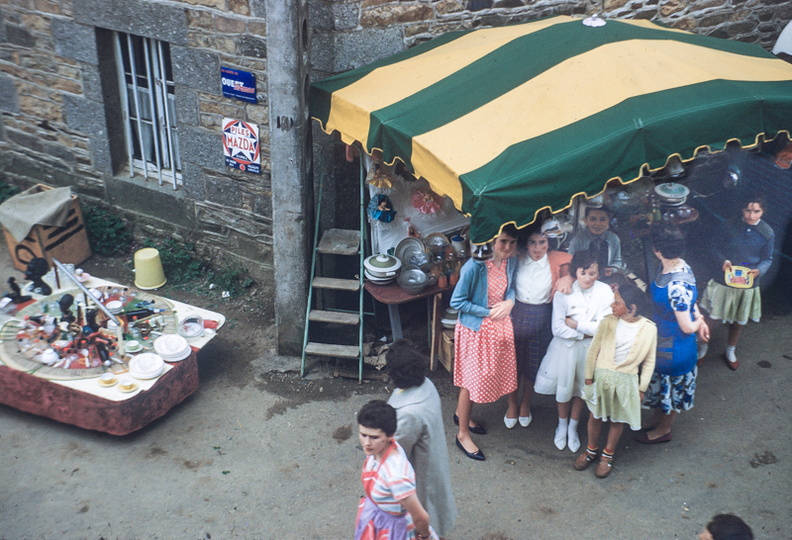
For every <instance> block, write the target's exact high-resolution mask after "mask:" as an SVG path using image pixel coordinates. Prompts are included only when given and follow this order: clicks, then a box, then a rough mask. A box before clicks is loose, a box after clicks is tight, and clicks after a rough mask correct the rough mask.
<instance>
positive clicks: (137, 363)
mask: <svg viewBox="0 0 792 540" xmlns="http://www.w3.org/2000/svg"><path fill="white" fill-rule="evenodd" d="M164 369H165V361H164V360H163V359H162V357H161V356H160V355H158V354H154V353H141V354H139V355H137V356H135V357H133V358H132V359H131V360H130V361H129V374H130V375H132V376H133V377H134V378H136V379H153V378H155V377H159V376H160V375H161V374H162V370H164Z"/></svg>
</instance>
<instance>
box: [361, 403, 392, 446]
mask: <svg viewBox="0 0 792 540" xmlns="http://www.w3.org/2000/svg"><path fill="white" fill-rule="evenodd" d="M357 422H358V424H360V425H361V426H363V427H367V428H370V429H381V430H382V431H383V432H384V433H385V435H386V436H388V437H393V434H394V433H396V409H394V408H393V407H391V406H390V405H388V404H387V403H386V402H385V401H382V400H381V399H374V400H372V401H369V402H368V403H366V404H365V405H363V407H361V409H360V411H358V414H357Z"/></svg>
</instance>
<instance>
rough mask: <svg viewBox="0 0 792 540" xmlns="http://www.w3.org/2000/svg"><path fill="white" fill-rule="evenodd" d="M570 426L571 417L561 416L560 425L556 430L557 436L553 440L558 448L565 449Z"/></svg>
mask: <svg viewBox="0 0 792 540" xmlns="http://www.w3.org/2000/svg"><path fill="white" fill-rule="evenodd" d="M568 427H569V418H559V419H558V427H557V428H556V430H555V437H554V438H553V442H554V443H555V445H556V448H558V449H559V450H563V449H564V448H565V447H566V443H567V428H568Z"/></svg>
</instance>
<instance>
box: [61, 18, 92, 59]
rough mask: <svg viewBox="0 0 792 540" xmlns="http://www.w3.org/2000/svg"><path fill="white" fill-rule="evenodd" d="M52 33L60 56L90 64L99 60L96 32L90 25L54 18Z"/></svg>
mask: <svg viewBox="0 0 792 540" xmlns="http://www.w3.org/2000/svg"><path fill="white" fill-rule="evenodd" d="M52 35H53V38H54V40H55V53H56V54H58V56H63V57H64V58H70V59H72V60H79V61H81V62H87V63H89V64H97V63H98V62H99V60H98V57H97V54H96V32H95V31H94V29H93V28H91V27H90V26H86V25H84V24H76V23H73V22H70V21H65V20H63V19H52Z"/></svg>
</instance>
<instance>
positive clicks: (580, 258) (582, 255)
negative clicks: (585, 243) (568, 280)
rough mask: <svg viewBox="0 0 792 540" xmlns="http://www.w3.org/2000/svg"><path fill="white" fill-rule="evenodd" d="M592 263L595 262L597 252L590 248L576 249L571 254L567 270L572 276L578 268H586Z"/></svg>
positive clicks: (574, 275)
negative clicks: (575, 251)
mask: <svg viewBox="0 0 792 540" xmlns="http://www.w3.org/2000/svg"><path fill="white" fill-rule="evenodd" d="M592 264H597V254H596V253H594V252H593V251H591V250H588V249H587V250H586V251H578V252H577V253H575V254H574V255H573V256H572V263H571V264H570V265H569V272H570V274H571V275H572V277H576V276H577V271H578V268H582V269H583V270H588V268H589V267H590V266H591V265H592Z"/></svg>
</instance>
